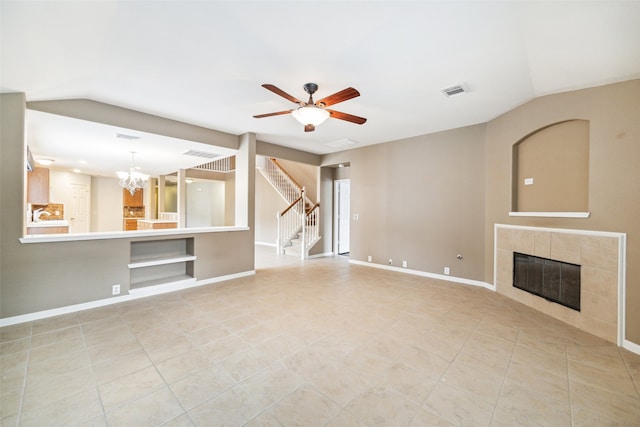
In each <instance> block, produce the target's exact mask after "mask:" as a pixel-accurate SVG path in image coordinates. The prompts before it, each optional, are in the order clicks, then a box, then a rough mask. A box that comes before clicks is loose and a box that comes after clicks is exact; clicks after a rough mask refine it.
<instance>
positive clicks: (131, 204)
mask: <svg viewBox="0 0 640 427" xmlns="http://www.w3.org/2000/svg"><path fill="white" fill-rule="evenodd" d="M122 194H123V202H122V204H123V206H125V207H128V208H141V207H143V206H144V199H143V194H144V190H142V189H140V190H138V191H136V192H135V193H133V195H131V193H130V192H129V190H122Z"/></svg>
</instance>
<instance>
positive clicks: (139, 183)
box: [116, 151, 149, 196]
mask: <svg viewBox="0 0 640 427" xmlns="http://www.w3.org/2000/svg"><path fill="white" fill-rule="evenodd" d="M135 154H136V153H135V151H132V152H131V167H130V168H129V172H116V174H117V175H118V178H120V186H121V187H122V188H124V189H126V190H128V191H129V193H131V195H132V196H133V195H134V194H135V192H136V191H138V190H139V189H141V188H144V186H145V185H146V183H147V180H148V179H149V175H147V174H145V173H142V172H139V171H138V169H139V168H136V167H135V166H134V164H133V162H134V156H135Z"/></svg>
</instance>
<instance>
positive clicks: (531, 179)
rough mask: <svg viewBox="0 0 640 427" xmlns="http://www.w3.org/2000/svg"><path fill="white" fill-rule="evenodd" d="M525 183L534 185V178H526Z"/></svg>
mask: <svg viewBox="0 0 640 427" xmlns="http://www.w3.org/2000/svg"><path fill="white" fill-rule="evenodd" d="M524 185H533V178H525V179H524Z"/></svg>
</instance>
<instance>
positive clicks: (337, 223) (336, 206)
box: [333, 178, 351, 255]
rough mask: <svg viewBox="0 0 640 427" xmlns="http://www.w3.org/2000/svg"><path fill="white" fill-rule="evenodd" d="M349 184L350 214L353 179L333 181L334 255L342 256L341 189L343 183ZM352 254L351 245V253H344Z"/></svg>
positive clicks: (348, 227)
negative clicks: (340, 243) (340, 245)
mask: <svg viewBox="0 0 640 427" xmlns="http://www.w3.org/2000/svg"><path fill="white" fill-rule="evenodd" d="M345 182H348V183H349V212H351V179H350V178H345V179H335V180H334V181H333V206H334V209H333V223H334V224H335V227H334V228H333V247H334V251H333V253H334V255H340V247H339V244H338V242H339V238H340V212H339V210H340V190H339V187H340V185H341V184H342V183H345ZM350 215H351V214H350V213H349V215H348V218H347V224H348V225H347V230H346V231H347V233H349V236H350V235H351V218H350ZM350 252H351V244H349V252H344V254H347V253H350Z"/></svg>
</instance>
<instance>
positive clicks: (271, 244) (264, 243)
mask: <svg viewBox="0 0 640 427" xmlns="http://www.w3.org/2000/svg"><path fill="white" fill-rule="evenodd" d="M254 244H256V245H260V246H269V247H271V248H275V247H276V246H277V245H276V244H275V243H269V242H254Z"/></svg>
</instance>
